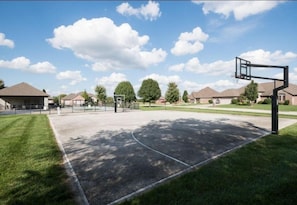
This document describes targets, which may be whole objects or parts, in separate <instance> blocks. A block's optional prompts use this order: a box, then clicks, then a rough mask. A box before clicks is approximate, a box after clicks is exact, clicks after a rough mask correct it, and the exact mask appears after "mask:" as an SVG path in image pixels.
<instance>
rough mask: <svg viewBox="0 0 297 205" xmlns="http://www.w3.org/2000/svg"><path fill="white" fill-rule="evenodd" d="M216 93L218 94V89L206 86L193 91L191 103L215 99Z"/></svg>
mask: <svg viewBox="0 0 297 205" xmlns="http://www.w3.org/2000/svg"><path fill="white" fill-rule="evenodd" d="M216 95H218V92H217V91H216V90H214V89H212V88H210V87H206V88H203V89H202V90H200V91H198V92H192V93H191V95H190V96H189V100H190V102H191V103H209V100H213V98H214V96H216Z"/></svg>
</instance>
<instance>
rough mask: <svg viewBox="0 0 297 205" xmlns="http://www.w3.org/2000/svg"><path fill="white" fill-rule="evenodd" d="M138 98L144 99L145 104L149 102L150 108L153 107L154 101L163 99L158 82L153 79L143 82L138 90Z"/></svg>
mask: <svg viewBox="0 0 297 205" xmlns="http://www.w3.org/2000/svg"><path fill="white" fill-rule="evenodd" d="M138 96H139V97H141V98H142V100H143V102H149V106H151V101H152V100H158V99H159V98H160V97H161V89H160V87H159V84H158V82H157V81H155V80H153V79H151V78H149V79H146V80H143V81H142V84H141V87H140V89H139V90H138Z"/></svg>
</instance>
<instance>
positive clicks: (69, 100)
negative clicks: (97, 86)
mask: <svg viewBox="0 0 297 205" xmlns="http://www.w3.org/2000/svg"><path fill="white" fill-rule="evenodd" d="M82 95H83V92H80V93H76V94H75V93H71V94H69V95H67V96H65V97H63V98H62V99H61V104H62V105H63V106H66V107H67V106H83V105H84V104H85V98H84V97H83V96H82ZM88 95H89V97H90V98H92V100H93V102H97V98H96V96H95V95H93V94H90V93H88Z"/></svg>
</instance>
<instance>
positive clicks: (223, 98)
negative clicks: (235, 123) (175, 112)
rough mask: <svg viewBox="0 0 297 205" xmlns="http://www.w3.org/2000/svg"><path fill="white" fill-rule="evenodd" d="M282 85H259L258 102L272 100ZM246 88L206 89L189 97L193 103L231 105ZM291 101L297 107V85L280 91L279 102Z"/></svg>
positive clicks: (280, 83) (269, 83) (290, 85)
mask: <svg viewBox="0 0 297 205" xmlns="http://www.w3.org/2000/svg"><path fill="white" fill-rule="evenodd" d="M281 85H282V82H276V83H274V82H268V83H258V98H257V100H256V101H257V102H259V101H264V100H265V99H266V98H271V96H272V95H273V89H274V88H275V87H279V86H281ZM245 87H246V86H243V87H241V88H237V89H235V88H234V89H227V90H224V91H222V92H220V93H219V92H216V91H215V90H213V89H211V88H209V87H206V88H204V89H202V90H200V91H198V92H192V94H191V95H190V96H189V99H190V102H192V103H207V102H208V100H209V99H212V100H214V102H215V103H216V104H230V103H231V101H232V99H234V98H238V97H239V96H240V95H241V94H243V93H244V90H245ZM286 100H289V102H290V104H291V105H297V85H295V84H291V83H290V84H289V87H287V88H285V89H283V90H280V91H278V102H279V103H284V102H285V101H286Z"/></svg>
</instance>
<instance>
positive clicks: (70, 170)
mask: <svg viewBox="0 0 297 205" xmlns="http://www.w3.org/2000/svg"><path fill="white" fill-rule="evenodd" d="M49 121H50V124H51V127H52V129H53V131H54V134H55V137H56V140H57V143H58V146H59V148H60V150H61V152H62V154H63V159H64V163H65V164H66V165H65V168H66V170H67V173H68V175H69V176H70V177H72V178H73V179H74V183H75V185H76V187H77V188H78V191H79V194H80V197H81V200H80V201H81V202H82V203H83V205H90V204H89V201H88V199H87V197H86V195H85V192H84V190H83V188H82V187H81V184H80V182H79V180H78V177H77V175H76V173H75V171H74V169H73V167H72V164H71V162H70V160H69V159H68V157H67V154H66V151H65V149H64V147H63V144H62V142H61V140H60V137H59V134H58V132H57V131H56V129H55V126H54V125H53V123H52V121H51V120H50V119H49Z"/></svg>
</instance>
